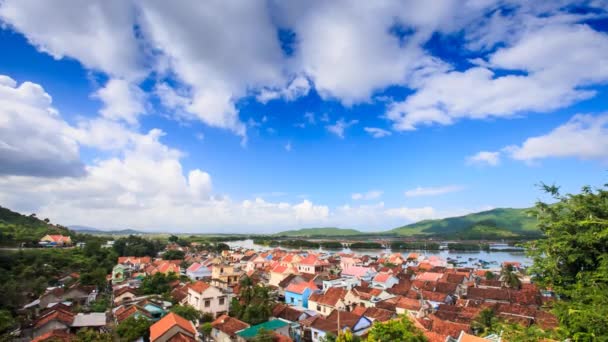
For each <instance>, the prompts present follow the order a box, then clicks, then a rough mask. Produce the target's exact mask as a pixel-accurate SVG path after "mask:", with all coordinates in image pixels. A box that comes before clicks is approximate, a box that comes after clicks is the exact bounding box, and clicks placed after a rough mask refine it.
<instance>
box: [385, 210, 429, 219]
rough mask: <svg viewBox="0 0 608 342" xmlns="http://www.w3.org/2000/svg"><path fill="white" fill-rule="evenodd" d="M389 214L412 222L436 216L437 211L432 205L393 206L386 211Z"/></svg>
mask: <svg viewBox="0 0 608 342" xmlns="http://www.w3.org/2000/svg"><path fill="white" fill-rule="evenodd" d="M384 213H385V214H386V215H388V216H393V217H398V218H401V219H404V220H407V221H410V222H415V221H420V220H425V219H430V218H434V217H435V215H436V213H435V209H433V208H432V207H422V208H407V207H403V208H392V209H387V210H386V211H385V212H384Z"/></svg>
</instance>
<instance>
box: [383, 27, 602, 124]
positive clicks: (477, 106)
mask: <svg viewBox="0 0 608 342" xmlns="http://www.w3.org/2000/svg"><path fill="white" fill-rule="evenodd" d="M607 50H608V35H607V34H605V33H599V32H597V31H594V30H593V29H591V28H589V27H588V26H585V25H552V26H547V27H542V28H540V29H537V30H535V31H532V32H528V33H526V34H525V35H523V36H522V38H521V39H520V40H518V41H517V42H516V43H514V45H512V46H509V47H505V48H502V49H499V50H498V51H496V52H495V53H494V54H492V55H491V56H490V58H489V63H488V65H489V66H491V67H492V68H494V69H506V70H513V71H524V72H526V73H527V74H525V75H521V74H509V75H505V76H497V75H496V74H495V72H494V71H493V70H491V69H489V68H487V67H473V68H470V69H468V70H466V71H451V72H447V73H442V74H434V75H432V76H430V77H427V78H425V79H424V80H423V81H422V82H420V86H419V87H417V88H418V89H417V92H416V93H414V94H413V95H411V96H408V97H407V98H406V99H405V100H404V101H402V102H396V103H393V104H392V105H391V106H389V109H388V112H387V114H386V117H387V118H388V119H390V120H391V121H393V127H394V128H395V129H397V130H412V129H415V128H416V127H418V126H419V125H423V124H426V125H428V124H442V125H448V124H452V123H453V122H454V121H455V120H458V119H461V118H472V119H483V118H487V117H511V116H514V115H516V114H518V113H521V112H526V111H536V112H546V111H550V110H554V109H558V108H562V107H565V106H568V105H570V104H572V103H574V102H576V101H580V100H582V99H587V98H589V97H592V96H594V95H595V92H594V91H592V90H589V89H586V88H584V86H587V85H591V84H597V83H601V82H605V81H607V80H608V68H607V67H606V65H608V55H606V53H605V51H607ZM555 56H559V58H555Z"/></svg>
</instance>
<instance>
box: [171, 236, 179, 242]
mask: <svg viewBox="0 0 608 342" xmlns="http://www.w3.org/2000/svg"><path fill="white" fill-rule="evenodd" d="M177 240H179V237H177V236H175V235H171V236H169V242H177Z"/></svg>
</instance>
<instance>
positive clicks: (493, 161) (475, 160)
mask: <svg viewBox="0 0 608 342" xmlns="http://www.w3.org/2000/svg"><path fill="white" fill-rule="evenodd" d="M499 163H500V152H490V151H480V152H477V153H475V154H474V155H472V156H469V157H467V164H470V165H489V166H497V165H498V164H499Z"/></svg>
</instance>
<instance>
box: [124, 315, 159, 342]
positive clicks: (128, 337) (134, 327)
mask: <svg viewBox="0 0 608 342" xmlns="http://www.w3.org/2000/svg"><path fill="white" fill-rule="evenodd" d="M150 325H152V323H151V322H150V321H148V320H147V319H145V318H142V317H139V318H135V317H134V316H131V317H129V318H127V319H125V320H124V321H122V322H120V324H119V325H118V327H117V328H116V333H117V334H118V336H120V340H121V341H125V342H131V341H135V340H137V339H138V338H140V337H142V336H144V338H145V339H146V340H147V339H148V337H149V335H150Z"/></svg>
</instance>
